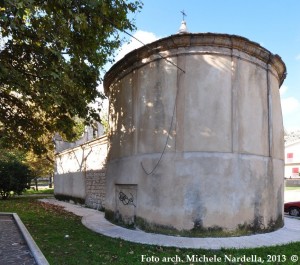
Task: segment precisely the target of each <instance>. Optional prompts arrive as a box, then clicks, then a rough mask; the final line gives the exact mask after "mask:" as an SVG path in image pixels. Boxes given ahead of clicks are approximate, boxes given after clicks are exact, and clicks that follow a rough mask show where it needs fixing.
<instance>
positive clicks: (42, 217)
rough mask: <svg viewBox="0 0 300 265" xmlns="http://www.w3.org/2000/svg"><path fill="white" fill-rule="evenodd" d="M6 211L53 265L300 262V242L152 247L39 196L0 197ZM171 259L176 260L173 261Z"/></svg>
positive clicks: (0, 208) (0, 203) (2, 208)
mask: <svg viewBox="0 0 300 265" xmlns="http://www.w3.org/2000/svg"><path fill="white" fill-rule="evenodd" d="M5 211H6V212H16V213H18V215H19V216H20V218H21V220H22V221H23V223H24V224H25V226H26V227H27V229H28V230H29V232H30V233H31V235H32V237H33V238H34V240H35V241H36V243H37V244H38V246H39V247H40V249H41V250H42V252H43V253H44V255H45V257H46V258H47V260H48V261H49V263H50V264H51V265H52V264H53V265H54V264H55V265H56V264H57V265H63V264H66V265H72V264H80V265H85V264H87V265H92V264H95V265H96V264H97V265H99V264H122V265H124V264H200V262H181V263H176V262H175V259H176V257H177V259H178V258H180V259H181V260H182V261H185V260H186V257H187V255H190V256H192V255H198V257H203V255H205V256H206V257H214V256H215V257H216V258H220V259H221V260H222V262H221V263H220V262H208V263H201V264H261V263H255V262H254V263H253V262H252V263H247V262H237V263H230V262H226V261H224V260H225V255H227V256H229V255H232V257H242V256H243V255H246V256H247V257H251V255H256V256H257V257H261V258H263V259H264V260H265V262H264V263H265V264H299V263H293V262H291V261H290V257H291V256H292V255H295V254H298V255H299V257H300V243H292V244H288V245H284V246H277V247H268V248H257V249H244V250H234V249H230V250H216V251H213V250H212V251H208V250H202V249H196V250H195V249H178V248H167V247H159V246H148V245H141V244H135V243H130V242H126V241H123V240H120V239H112V238H109V237H106V236H102V235H100V234H97V233H95V232H93V231H90V230H89V229H87V228H86V227H84V226H83V225H82V224H81V221H80V217H77V216H75V215H73V214H71V213H69V212H66V211H64V210H63V209H62V208H61V207H58V206H53V205H50V204H45V203H41V202H38V200H37V198H33V197H19V198H18V197H15V198H11V199H9V200H0V212H5ZM66 235H68V237H66ZM0 240H1V239H0ZM142 255H145V256H144V258H146V257H147V258H148V259H151V257H152V256H153V257H156V259H159V260H160V261H159V262H158V263H151V262H142ZM268 255H271V256H269V257H272V258H273V259H274V260H283V259H284V257H286V259H287V261H285V262H282V263H280V262H275V261H274V262H270V263H267V258H268ZM272 255H273V256H272ZM283 255H285V256H283ZM168 258H169V261H168V260H167V259H168ZM171 258H173V259H174V262H173V261H171ZM163 261H166V262H163Z"/></svg>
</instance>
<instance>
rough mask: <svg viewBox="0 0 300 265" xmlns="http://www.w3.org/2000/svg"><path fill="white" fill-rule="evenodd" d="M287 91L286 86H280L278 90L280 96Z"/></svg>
mask: <svg viewBox="0 0 300 265" xmlns="http://www.w3.org/2000/svg"><path fill="white" fill-rule="evenodd" d="M287 90H288V88H287V86H286V85H282V86H281V87H280V90H279V92H280V96H283V95H284V94H285V92H286V91H287Z"/></svg>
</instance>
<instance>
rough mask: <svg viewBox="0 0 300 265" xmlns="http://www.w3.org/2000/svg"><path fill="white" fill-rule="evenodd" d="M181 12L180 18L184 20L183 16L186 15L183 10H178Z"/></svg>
mask: <svg viewBox="0 0 300 265" xmlns="http://www.w3.org/2000/svg"><path fill="white" fill-rule="evenodd" d="M180 12H181V14H182V20H183V21H184V17H186V16H187V15H186V13H185V12H184V10H182V11H180Z"/></svg>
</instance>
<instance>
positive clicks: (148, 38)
mask: <svg viewBox="0 0 300 265" xmlns="http://www.w3.org/2000/svg"><path fill="white" fill-rule="evenodd" d="M133 36H134V37H135V38H137V39H138V40H140V41H141V42H143V43H144V44H147V43H150V42H153V41H156V40H157V39H159V37H157V36H155V34H154V33H152V32H147V31H142V30H138V31H137V32H136V33H135V34H134V35H133ZM141 46H143V44H142V43H140V42H139V41H137V40H136V39H134V38H131V40H130V41H129V43H126V44H124V45H123V46H122V47H121V49H120V51H119V53H118V54H117V56H116V61H119V60H120V59H122V58H123V57H124V56H125V55H126V54H127V53H129V52H131V51H133V50H135V49H137V48H139V47H141Z"/></svg>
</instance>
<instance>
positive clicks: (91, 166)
mask: <svg viewBox="0 0 300 265" xmlns="http://www.w3.org/2000/svg"><path fill="white" fill-rule="evenodd" d="M106 156H107V138H106V136H101V137H99V138H96V139H94V140H92V141H89V142H86V143H85V144H82V145H80V146H77V147H75V148H71V149H67V150H64V151H62V152H60V153H58V154H57V155H56V170H55V175H54V194H55V196H56V197H57V198H58V199H64V200H72V201H75V202H80V203H84V204H85V205H87V206H88V207H91V208H94V209H99V210H100V209H103V208H104V201H105V177H106Z"/></svg>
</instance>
